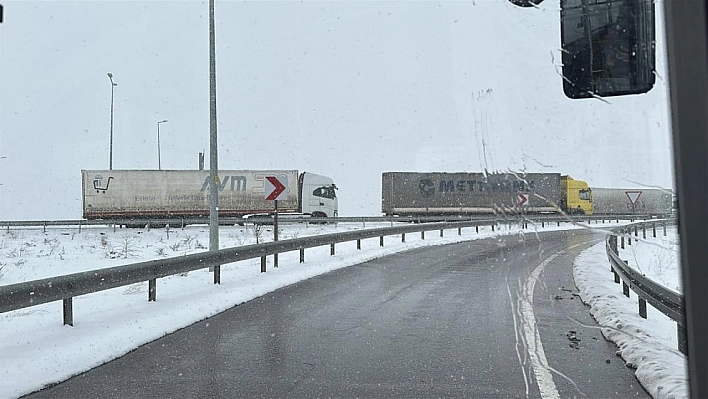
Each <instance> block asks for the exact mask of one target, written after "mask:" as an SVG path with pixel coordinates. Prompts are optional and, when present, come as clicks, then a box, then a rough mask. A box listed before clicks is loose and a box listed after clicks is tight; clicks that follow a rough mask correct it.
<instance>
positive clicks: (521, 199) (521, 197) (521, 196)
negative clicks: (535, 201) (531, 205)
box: [518, 194, 529, 206]
mask: <svg viewBox="0 0 708 399" xmlns="http://www.w3.org/2000/svg"><path fill="white" fill-rule="evenodd" d="M528 200H529V197H527V196H526V194H519V202H518V205H519V206H523V205H524V204H525V203H526V201H528Z"/></svg>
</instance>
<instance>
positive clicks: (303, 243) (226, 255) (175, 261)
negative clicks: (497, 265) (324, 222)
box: [0, 215, 636, 325]
mask: <svg viewBox="0 0 708 399" xmlns="http://www.w3.org/2000/svg"><path fill="white" fill-rule="evenodd" d="M632 217H636V216H634V215H633V216H632ZM338 219H341V218H338ZM591 219H592V218H590V217H582V218H574V220H569V218H567V217H558V216H554V217H542V218H539V219H534V220H531V219H528V218H525V219H511V218H509V219H506V220H505V219H500V218H495V219H477V220H469V221H463V222H459V221H458V222H438V223H419V224H404V225H396V226H391V227H382V228H374V229H365V230H357V231H348V232H340V233H332V234H324V235H319V236H310V237H303V238H296V239H289V240H282V241H274V242H268V243H263V244H256V245H246V246H240V247H234V248H228V249H222V250H219V251H213V252H203V253H197V254H191V255H185V256H180V257H174V258H166V259H157V260H152V261H146V262H140V263H134V264H130V265H123V266H116V267H111V268H105V269H97V270H91V271H86V272H81V273H74V274H69V275H64V276H58V277H52V278H46V279H40V280H34V281H28V282H24V283H17V284H11V285H5V286H0V313H4V312H8V311H12V310H18V309H23V308H26V307H31V306H36V305H40V304H43V303H47V302H54V301H59V300H62V301H63V314H64V324H68V325H73V311H72V298H73V297H75V296H80V295H85V294H90V293H93V292H98V291H103V290H107V289H111V288H116V287H121V286H126V285H131V284H135V283H140V282H145V281H148V284H149V285H148V301H154V300H155V299H156V292H157V279H158V278H162V277H167V276H170V275H175V274H179V273H184V272H187V271H192V270H198V269H204V268H213V272H214V283H215V284H220V283H221V276H220V267H221V265H225V264H228V263H233V262H238V261H242V260H247V259H254V258H261V272H265V271H266V270H265V266H266V256H269V255H274V266H275V267H277V255H278V254H279V253H285V252H291V251H299V252H300V262H301V263H302V262H304V261H305V249H308V248H313V247H320V246H326V245H329V246H330V254H331V255H334V254H335V244H337V243H341V242H347V241H357V249H361V240H364V239H369V238H376V237H379V240H380V245H381V246H383V245H384V237H386V236H391V235H401V240H402V241H404V242H405V238H406V236H405V235H406V234H409V233H421V237H422V238H425V232H427V231H434V230H439V231H440V235H441V236H442V235H443V234H444V230H448V229H457V232H458V235H459V234H462V229H463V228H469V227H475V228H476V229H477V231H479V230H478V229H479V227H480V226H491V227H492V231H494V229H495V226H499V225H504V224H513V223H519V222H520V223H523V227H528V224H529V223H534V222H535V223H540V224H541V225H542V226H543V225H544V223H546V222H548V223H552V222H556V223H557V224H558V225H560V223H561V222H573V221H579V220H582V221H587V220H591ZM598 219H599V218H598ZM612 219H613V220H614V219H615V217H613V218H612ZM606 220H607V219H606ZM103 223H104V224H105V222H103ZM57 225H60V224H57Z"/></svg>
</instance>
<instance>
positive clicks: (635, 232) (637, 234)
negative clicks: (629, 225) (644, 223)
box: [634, 224, 639, 237]
mask: <svg viewBox="0 0 708 399" xmlns="http://www.w3.org/2000/svg"><path fill="white" fill-rule="evenodd" d="M634 236H635V237H638V236H639V233H638V232H637V225H636V224H635V225H634Z"/></svg>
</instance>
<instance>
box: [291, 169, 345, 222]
mask: <svg viewBox="0 0 708 399" xmlns="http://www.w3.org/2000/svg"><path fill="white" fill-rule="evenodd" d="M298 185H299V190H300V199H301V200H300V207H301V209H300V212H302V213H304V214H307V215H312V216H313V217H335V216H338V214H339V203H338V201H337V193H336V190H337V186H336V185H335V184H334V181H332V179H331V178H329V177H327V176H322V175H318V174H315V173H309V172H302V173H301V174H300V177H299V181H298Z"/></svg>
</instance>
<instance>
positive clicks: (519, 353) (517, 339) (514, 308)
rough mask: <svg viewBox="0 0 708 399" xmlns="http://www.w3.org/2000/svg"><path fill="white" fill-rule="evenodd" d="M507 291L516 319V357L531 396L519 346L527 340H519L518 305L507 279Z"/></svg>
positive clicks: (527, 394)
mask: <svg viewBox="0 0 708 399" xmlns="http://www.w3.org/2000/svg"><path fill="white" fill-rule="evenodd" d="M506 291H507V292H508V293H509V303H510V304H511V315H512V316H513V319H514V339H516V345H514V348H515V349H516V358H517V359H519V365H520V366H521V374H522V375H523V376H524V385H525V386H526V397H527V398H528V397H529V379H528V377H527V376H526V367H525V363H526V359H524V360H522V359H521V352H519V346H521V345H522V344H523V345H524V347H525V346H526V343H525V342H519V338H520V335H521V333H520V332H519V327H518V326H517V323H516V314H517V312H518V309H517V307H516V306H514V298H513V296H512V295H511V288H509V281H508V280H507V282H506Z"/></svg>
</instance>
